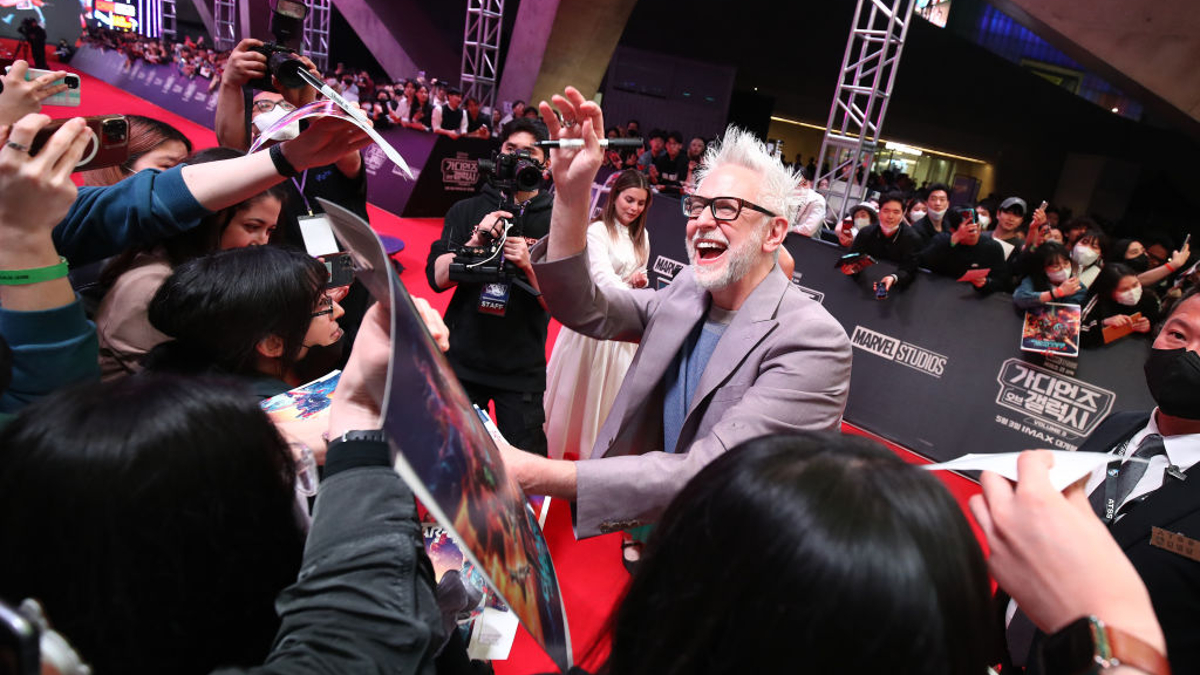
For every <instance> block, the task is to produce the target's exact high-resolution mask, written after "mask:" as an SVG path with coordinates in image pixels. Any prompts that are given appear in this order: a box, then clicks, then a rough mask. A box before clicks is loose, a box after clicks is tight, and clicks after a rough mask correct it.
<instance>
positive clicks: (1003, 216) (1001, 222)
mask: <svg viewBox="0 0 1200 675" xmlns="http://www.w3.org/2000/svg"><path fill="white" fill-rule="evenodd" d="M996 220H997V229H998V230H1000V231H1001V232H1006V233H1007V232H1012V231H1013V230H1016V229H1017V228H1018V227H1020V226H1021V223H1023V222H1025V217H1024V216H1023V215H1020V214H1018V213H1015V212H1013V211H1001V212H1000V213H998V214H996Z"/></svg>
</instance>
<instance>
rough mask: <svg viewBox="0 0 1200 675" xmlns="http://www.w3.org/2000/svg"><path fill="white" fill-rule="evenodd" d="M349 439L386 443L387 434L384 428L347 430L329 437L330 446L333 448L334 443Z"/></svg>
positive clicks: (344, 441)
mask: <svg viewBox="0 0 1200 675" xmlns="http://www.w3.org/2000/svg"><path fill="white" fill-rule="evenodd" d="M349 441H377V442H383V443H386V442H387V434H385V433H384V432H383V429H357V430H353V431H347V432H346V433H344V434H342V435H341V436H338V437H337V438H331V439H329V448H330V449H332V448H333V446H334V444H341V443H346V442H349Z"/></svg>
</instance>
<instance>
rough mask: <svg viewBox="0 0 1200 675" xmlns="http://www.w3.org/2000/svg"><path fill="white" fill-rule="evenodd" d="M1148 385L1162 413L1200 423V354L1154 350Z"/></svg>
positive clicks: (1147, 361)
mask: <svg viewBox="0 0 1200 675" xmlns="http://www.w3.org/2000/svg"><path fill="white" fill-rule="evenodd" d="M1145 370H1146V386H1147V387H1149V388H1150V395H1151V396H1153V397H1154V402H1155V403H1157V404H1158V407H1159V409H1160V410H1162V411H1163V412H1164V413H1166V414H1168V415H1171V416H1172V417H1182V418H1184V419H1189V420H1200V354H1196V352H1192V351H1188V350H1186V349H1182V348H1181V349H1151V350H1150V358H1148V359H1146V368H1145Z"/></svg>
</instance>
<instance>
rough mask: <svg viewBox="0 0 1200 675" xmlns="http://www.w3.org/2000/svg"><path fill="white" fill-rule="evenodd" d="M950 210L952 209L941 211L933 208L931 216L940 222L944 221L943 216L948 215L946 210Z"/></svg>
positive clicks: (930, 211)
mask: <svg viewBox="0 0 1200 675" xmlns="http://www.w3.org/2000/svg"><path fill="white" fill-rule="evenodd" d="M949 210H950V209H942V210H941V211H934V210H933V209H929V217H930V218H933V219H934V220H936V221H938V222H939V223H940V222H942V218H945V217H946V212H947V211H949Z"/></svg>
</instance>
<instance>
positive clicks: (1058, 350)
mask: <svg viewBox="0 0 1200 675" xmlns="http://www.w3.org/2000/svg"><path fill="white" fill-rule="evenodd" d="M1079 318H1080V309H1079V305H1070V304H1065V303H1059V302H1048V303H1046V304H1045V305H1042V306H1041V307H1035V308H1033V309H1031V310H1029V311H1027V312H1025V326H1024V328H1023V329H1022V331H1021V350H1022V351H1026V352H1036V353H1039V354H1057V355H1059V356H1071V357H1075V356H1079Z"/></svg>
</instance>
